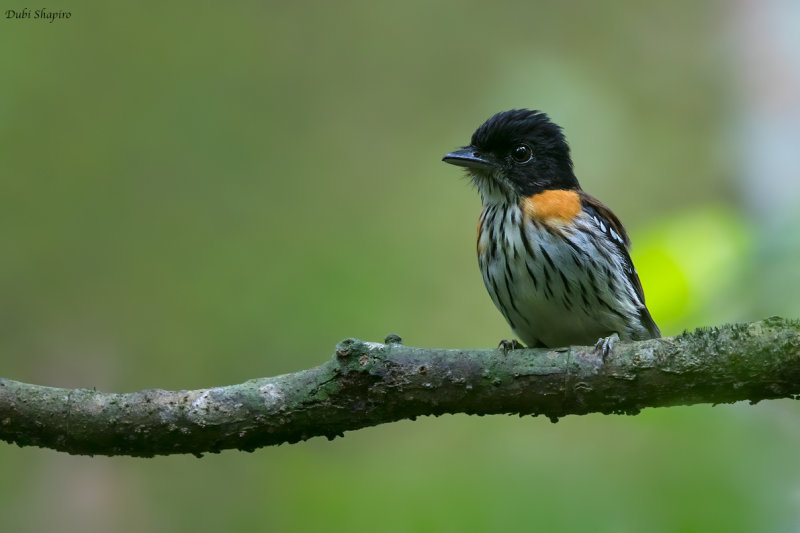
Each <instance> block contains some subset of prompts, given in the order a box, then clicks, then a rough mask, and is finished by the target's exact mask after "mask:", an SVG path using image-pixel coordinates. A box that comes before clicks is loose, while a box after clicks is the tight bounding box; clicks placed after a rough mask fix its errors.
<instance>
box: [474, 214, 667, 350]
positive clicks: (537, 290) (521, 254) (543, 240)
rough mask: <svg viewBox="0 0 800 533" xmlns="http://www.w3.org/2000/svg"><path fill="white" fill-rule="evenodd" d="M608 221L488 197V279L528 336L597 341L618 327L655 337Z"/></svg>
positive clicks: (484, 257)
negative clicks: (561, 215)
mask: <svg viewBox="0 0 800 533" xmlns="http://www.w3.org/2000/svg"><path fill="white" fill-rule="evenodd" d="M608 229H609V228H608V226H607V225H606V224H604V222H603V221H602V220H599V219H598V218H596V217H592V216H590V215H589V214H587V213H586V211H582V212H581V213H580V214H578V216H577V217H576V218H575V219H574V220H572V221H571V222H570V223H569V224H566V223H564V222H561V221H559V220H552V221H550V220H547V221H542V220H534V219H533V218H531V217H530V216H528V215H526V214H525V213H523V211H522V210H521V209H520V207H519V205H518V204H516V203H514V202H508V201H505V202H502V201H501V202H497V203H494V202H492V203H490V204H488V205H484V209H483V212H482V213H481V219H480V226H479V233H478V261H479V264H480V269H481V273H482V274H483V282H484V283H485V284H486V288H487V289H488V291H489V294H490V295H491V297H492V300H493V301H494V304H495V306H497V308H498V309H499V310H500V312H501V313H503V315H504V316H505V318H506V320H507V321H508V323H509V324H510V325H511V327H512V329H513V330H514V332H515V333H516V334H517V335H518V336H519V337H520V339H522V341H523V342H524V343H525V344H527V345H528V346H532V347H534V346H542V345H544V346H548V347H557V346H566V345H569V344H585V345H592V344H594V343H595V342H596V341H597V340H598V339H599V338H601V337H606V336H608V335H611V334H612V333H615V332H616V333H618V334H619V336H620V338H622V339H623V340H625V339H646V338H650V337H651V335H650V334H649V332H648V331H647V330H646V329H645V327H644V326H642V324H641V321H640V320H639V313H640V309H641V308H642V307H643V305H644V304H643V302H641V301H640V299H639V297H638V296H637V293H636V290H635V289H634V287H633V286H632V285H631V283H630V281H629V276H628V275H627V273H626V271H625V270H626V268H628V267H627V266H626V265H627V263H626V259H625V257H623V256H622V255H621V253H620V251H619V249H618V247H617V246H616V243H613V242H611V241H610V240H609V239H608V238H606V237H605V235H608ZM612 231H613V230H612ZM617 239H619V237H618V236H617Z"/></svg>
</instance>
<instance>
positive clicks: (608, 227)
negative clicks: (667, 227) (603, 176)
mask: <svg viewBox="0 0 800 533" xmlns="http://www.w3.org/2000/svg"><path fill="white" fill-rule="evenodd" d="M579 194H580V197H581V204H582V205H583V208H584V209H585V210H586V212H587V213H588V214H589V215H591V216H592V217H595V218H596V219H597V220H598V221H599V222H602V224H598V225H599V226H600V229H601V230H603V231H604V232H605V234H606V236H607V237H608V238H609V240H610V241H611V242H613V243H614V244H615V245H616V246H617V249H618V251H619V254H620V256H621V257H622V258H623V260H624V262H625V274H626V275H627V276H628V280H629V281H630V283H631V286H632V287H633V290H634V291H635V292H636V296H637V297H638V298H639V302H640V303H641V306H640V308H639V316H640V319H641V321H642V325H643V326H644V327H645V328H646V329H647V330H648V331H649V332H650V333H651V334H652V335H653V337H660V336H661V332H660V331H659V329H658V326H657V325H656V323H655V321H654V320H653V317H652V316H651V315H650V311H648V309H647V306H646V305H645V303H644V289H642V282H641V281H639V274H638V273H637V272H636V268H635V267H634V266H633V261H632V260H631V256H630V253H629V252H628V248H630V245H631V240H630V238H629V237H628V232H627V231H625V226H623V225H622V222H620V220H619V218H617V215H615V214H614V213H613V212H612V211H611V209H609V208H608V207H606V206H605V205H604V204H603V203H602V202H601V201H600V200H598V199H597V198H595V197H594V196H592V195H590V194H586V193H585V192H583V191H580V193H579Z"/></svg>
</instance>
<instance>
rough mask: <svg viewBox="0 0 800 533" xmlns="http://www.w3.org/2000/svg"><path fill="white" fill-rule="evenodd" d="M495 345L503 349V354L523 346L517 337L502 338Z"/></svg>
mask: <svg viewBox="0 0 800 533" xmlns="http://www.w3.org/2000/svg"><path fill="white" fill-rule="evenodd" d="M497 347H498V348H500V349H501V350H503V353H504V354H507V353H508V352H509V351H511V350H521V349H523V348H525V346H523V345H522V344H520V342H519V341H518V340H517V339H512V340H510V341H508V340H506V339H503V340H501V341H500V342H499V343H498V344H497Z"/></svg>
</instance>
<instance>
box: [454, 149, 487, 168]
mask: <svg viewBox="0 0 800 533" xmlns="http://www.w3.org/2000/svg"><path fill="white" fill-rule="evenodd" d="M442 161H444V162H445V163H450V164H451V165H456V166H458V167H468V168H483V169H491V168H496V167H497V165H496V164H495V163H494V162H492V161H490V160H489V159H488V158H486V157H484V156H482V155H480V154H479V153H478V152H476V151H475V149H474V148H464V149H462V150H456V151H455V152H450V153H449V154H447V155H446V156H444V157H443V158H442Z"/></svg>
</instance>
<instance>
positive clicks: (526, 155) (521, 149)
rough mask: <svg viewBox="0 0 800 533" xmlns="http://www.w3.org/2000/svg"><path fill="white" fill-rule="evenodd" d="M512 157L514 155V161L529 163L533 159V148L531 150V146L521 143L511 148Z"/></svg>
mask: <svg viewBox="0 0 800 533" xmlns="http://www.w3.org/2000/svg"><path fill="white" fill-rule="evenodd" d="M511 157H513V158H514V161H516V162H517V163H527V162H528V161H530V160H531V159H533V150H531V147H530V146H528V145H527V144H520V145H518V146H515V147H514V149H513V150H511Z"/></svg>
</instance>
